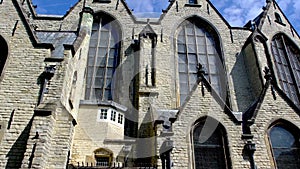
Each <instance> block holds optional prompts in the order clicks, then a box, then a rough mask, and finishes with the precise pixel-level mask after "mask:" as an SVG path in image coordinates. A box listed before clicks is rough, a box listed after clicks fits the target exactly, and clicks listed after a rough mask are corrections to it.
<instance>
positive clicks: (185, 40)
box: [176, 16, 226, 105]
mask: <svg viewBox="0 0 300 169" xmlns="http://www.w3.org/2000/svg"><path fill="white" fill-rule="evenodd" d="M176 40H177V43H176V52H177V60H178V76H179V92H180V105H182V104H183V103H184V100H185V99H186V97H187V96H188V95H189V93H190V92H191V90H192V88H193V86H194V85H195V84H196V82H197V71H198V70H197V65H198V64H201V65H202V66H203V68H204V71H205V78H206V80H207V81H208V82H209V83H210V85H211V87H212V88H213V91H215V93H216V94H218V95H219V96H220V97H221V98H223V99H224V100H225V98H226V82H225V80H226V78H225V77H226V76H225V74H226V73H225V69H224V66H223V58H222V52H221V43H220V38H219V34H218V33H217V31H216V30H215V29H214V28H213V26H211V25H210V24H209V23H208V22H206V21H205V20H203V19H201V18H199V17H196V16H194V17H190V18H188V19H186V20H185V21H183V22H182V23H181V25H180V26H179V28H178V34H177V37H176Z"/></svg>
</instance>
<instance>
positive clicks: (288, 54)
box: [271, 34, 300, 108]
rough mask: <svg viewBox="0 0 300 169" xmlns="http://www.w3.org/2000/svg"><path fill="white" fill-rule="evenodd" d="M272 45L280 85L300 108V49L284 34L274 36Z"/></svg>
mask: <svg viewBox="0 0 300 169" xmlns="http://www.w3.org/2000/svg"><path fill="white" fill-rule="evenodd" d="M271 47H272V53H273V57H274V62H275V66H276V70H277V77H278V81H279V83H280V87H281V89H282V90H283V91H284V92H285V94H286V95H287V97H289V98H290V99H291V100H292V101H293V103H294V104H295V105H296V106H298V107H299V108H300V102H299V98H300V95H299V90H300V51H299V49H298V48H297V47H296V45H295V44H293V43H292V42H291V40H289V39H288V38H287V37H286V36H284V35H282V34H278V35H276V36H275V37H274V38H273V40H272V44H271Z"/></svg>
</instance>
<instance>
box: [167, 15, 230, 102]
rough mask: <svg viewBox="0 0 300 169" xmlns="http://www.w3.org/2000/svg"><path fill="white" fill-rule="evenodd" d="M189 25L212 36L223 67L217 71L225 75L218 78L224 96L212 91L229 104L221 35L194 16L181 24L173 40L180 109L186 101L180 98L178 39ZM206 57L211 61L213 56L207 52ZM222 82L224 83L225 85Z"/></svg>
mask: <svg viewBox="0 0 300 169" xmlns="http://www.w3.org/2000/svg"><path fill="white" fill-rule="evenodd" d="M188 24H191V25H193V26H194V28H199V29H201V30H205V32H204V34H208V35H209V36H210V38H211V39H212V40H213V42H214V47H215V48H214V49H215V54H214V55H215V56H216V58H218V59H219V60H220V63H219V62H218V64H220V66H222V69H218V68H217V69H218V70H217V74H219V75H220V74H222V73H223V74H224V76H218V79H219V82H221V83H220V84H221V85H217V86H218V87H219V90H220V93H221V94H222V95H219V94H218V92H216V91H215V90H212V91H213V92H215V93H213V94H217V95H218V97H219V98H221V99H222V98H223V99H224V100H223V101H224V102H228V99H229V98H228V97H229V95H228V92H229V91H228V83H227V79H226V77H227V71H226V67H225V66H224V58H223V57H224V54H223V50H222V43H221V38H220V35H219V33H218V32H217V31H216V29H215V28H214V27H213V26H212V25H211V24H210V23H209V22H207V21H206V20H204V19H202V18H199V17H196V16H193V17H190V18H187V19H185V20H184V21H183V22H182V23H180V24H179V25H178V27H177V31H176V32H175V34H174V39H173V42H174V43H173V44H174V56H175V62H176V64H175V70H176V72H175V74H176V77H177V78H176V82H175V85H176V86H175V88H176V92H177V94H176V95H177V105H178V106H179V107H180V106H182V104H183V103H184V100H185V99H183V100H181V99H180V98H181V97H180V95H181V92H180V79H179V76H180V73H179V53H180V52H179V48H178V37H179V36H180V32H181V31H182V29H186V28H185V27H186V25H188ZM193 31H194V32H195V31H197V30H196V29H193ZM184 36H186V35H184ZM194 36H195V39H194V40H196V39H197V35H196V34H194ZM185 40H187V39H186V38H185V39H184V41H185ZM206 41H207V39H206ZM183 44H184V45H187V43H186V42H184V43H183ZM194 45H196V46H199V43H197V42H195V44H194ZM207 47H208V46H207V45H206V46H205V48H206V49H207ZM185 48H186V49H185V50H187V48H188V47H187V46H185ZM197 48H198V47H197ZM197 52H198V51H196V52H194V54H195V55H196V56H197V62H198V63H201V62H200V56H199V52H198V53H197ZM183 54H185V55H188V54H189V52H187V51H185V53H183ZM204 55H206V58H205V59H206V60H207V59H209V58H208V55H211V54H209V53H208V52H206V53H204ZM186 57H187V56H186ZM208 63H210V62H208ZM205 70H206V71H209V70H207V68H206V67H205ZM206 73H209V72H206ZM208 76H209V78H210V75H208ZM188 78H189V77H188ZM206 79H207V78H206ZM207 81H208V82H209V83H210V85H211V84H212V83H211V81H210V79H207ZM222 82H224V84H223V83H222ZM191 88H192V87H191ZM189 92H190V91H189ZM189 92H188V93H187V96H188V94H189Z"/></svg>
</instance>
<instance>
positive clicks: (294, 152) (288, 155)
mask: <svg viewBox="0 0 300 169" xmlns="http://www.w3.org/2000/svg"><path fill="white" fill-rule="evenodd" d="M290 127H291V126H290ZM268 134H269V141H270V146H271V150H272V155H273V160H274V162H275V166H276V168H277V169H287V168H291V169H292V168H300V148H299V130H298V129H294V128H288V127H287V126H286V125H281V124H277V125H274V126H273V127H271V128H270V130H269V133H268Z"/></svg>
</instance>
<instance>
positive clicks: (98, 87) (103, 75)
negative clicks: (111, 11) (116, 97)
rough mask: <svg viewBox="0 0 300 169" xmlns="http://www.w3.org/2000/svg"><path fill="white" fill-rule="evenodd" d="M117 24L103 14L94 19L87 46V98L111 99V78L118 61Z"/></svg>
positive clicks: (118, 39)
mask: <svg viewBox="0 0 300 169" xmlns="http://www.w3.org/2000/svg"><path fill="white" fill-rule="evenodd" d="M119 42H120V30H119V25H118V24H117V23H116V21H114V20H113V19H110V17H108V16H105V15H103V17H99V19H98V20H95V21H94V23H93V27H92V34H91V40H90V46H89V54H88V64H87V78H86V80H87V81H86V92H85V99H87V100H112V93H113V89H114V85H113V84H112V78H113V75H114V72H115V69H116V67H117V65H118V63H119V50H120V43H119Z"/></svg>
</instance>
